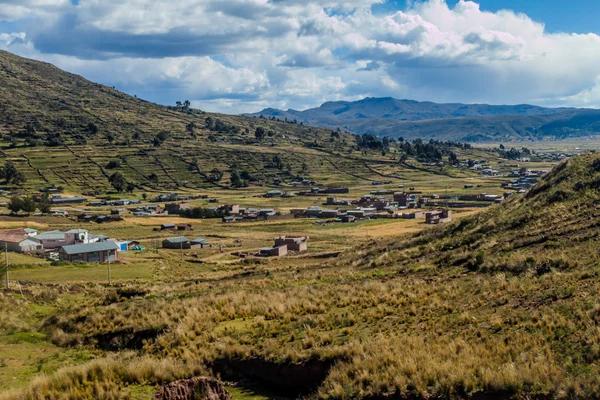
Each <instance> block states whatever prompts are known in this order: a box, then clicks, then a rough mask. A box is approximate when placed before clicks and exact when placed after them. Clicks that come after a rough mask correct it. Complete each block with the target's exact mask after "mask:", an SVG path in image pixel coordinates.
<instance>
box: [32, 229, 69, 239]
mask: <svg viewBox="0 0 600 400" xmlns="http://www.w3.org/2000/svg"><path fill="white" fill-rule="evenodd" d="M36 238H37V239H38V240H60V239H64V238H65V233H64V232H61V231H50V232H44V233H40V234H39V235H37V236H36Z"/></svg>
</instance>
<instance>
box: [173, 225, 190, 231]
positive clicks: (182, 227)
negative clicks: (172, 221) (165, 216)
mask: <svg viewBox="0 0 600 400" xmlns="http://www.w3.org/2000/svg"><path fill="white" fill-rule="evenodd" d="M177 230H178V231H191V230H193V229H192V224H177Z"/></svg>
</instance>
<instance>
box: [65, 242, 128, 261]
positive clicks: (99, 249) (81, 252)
mask: <svg viewBox="0 0 600 400" xmlns="http://www.w3.org/2000/svg"><path fill="white" fill-rule="evenodd" d="M58 254H59V257H60V259H61V260H65V261H69V262H78V261H80V262H90V263H91V262H107V261H111V262H113V261H117V260H118V259H119V246H118V245H117V244H116V243H114V242H98V243H82V244H73V245H69V246H63V247H61V248H60V250H59V251H58Z"/></svg>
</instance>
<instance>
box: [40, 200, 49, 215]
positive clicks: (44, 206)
mask: <svg viewBox="0 0 600 400" xmlns="http://www.w3.org/2000/svg"><path fill="white" fill-rule="evenodd" d="M37 208H38V210H40V212H41V213H42V214H48V213H49V212H50V209H51V204H50V202H49V201H48V199H47V198H46V197H42V200H40V202H39V203H38V204H37Z"/></svg>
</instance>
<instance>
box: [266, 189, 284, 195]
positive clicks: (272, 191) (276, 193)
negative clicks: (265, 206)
mask: <svg viewBox="0 0 600 400" xmlns="http://www.w3.org/2000/svg"><path fill="white" fill-rule="evenodd" d="M282 194H283V193H282V192H281V190H271V191H269V192H267V193H265V197H281V195H282Z"/></svg>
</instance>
